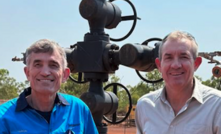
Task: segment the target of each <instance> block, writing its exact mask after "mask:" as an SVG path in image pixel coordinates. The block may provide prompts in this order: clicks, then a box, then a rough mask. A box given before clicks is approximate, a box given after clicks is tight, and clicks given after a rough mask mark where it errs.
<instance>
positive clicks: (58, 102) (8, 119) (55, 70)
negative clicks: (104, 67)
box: [0, 39, 98, 134]
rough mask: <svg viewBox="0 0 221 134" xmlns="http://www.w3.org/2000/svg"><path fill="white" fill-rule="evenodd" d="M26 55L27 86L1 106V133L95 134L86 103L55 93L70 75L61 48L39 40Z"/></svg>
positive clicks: (96, 133) (47, 41) (95, 130)
mask: <svg viewBox="0 0 221 134" xmlns="http://www.w3.org/2000/svg"><path fill="white" fill-rule="evenodd" d="M25 56H26V60H25V62H26V67H25V68H24V71H25V74H26V77H27V79H28V81H29V82H30V87H29V88H27V89H25V90H24V92H22V93H21V94H20V96H19V98H15V99H12V100H10V101H9V102H6V103H4V104H2V105H1V106H0V126H1V127H0V133H1V134H8V133H19V134H22V133H26V134H62V133H67V134H98V131H97V129H96V126H95V123H94V121H93V118H92V116H91V113H90V110H89V108H88V107H87V106H86V104H84V103H83V102H82V101H81V100H80V99H78V98H76V97H74V96H71V95H66V94H60V93H57V92H58V90H59V88H60V86H61V83H63V82H65V81H66V80H67V79H68V76H69V74H70V70H69V69H68V68H67V61H66V54H65V52H64V51H63V49H62V48H61V47H60V46H59V45H58V44H57V43H55V42H53V41H50V40H47V39H42V40H39V41H37V42H35V43H34V44H33V45H32V46H30V47H29V48H28V49H27V50H26V54H25Z"/></svg>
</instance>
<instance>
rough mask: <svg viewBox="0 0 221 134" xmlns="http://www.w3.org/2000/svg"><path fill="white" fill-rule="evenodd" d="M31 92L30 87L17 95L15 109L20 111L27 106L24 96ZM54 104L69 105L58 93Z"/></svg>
mask: <svg viewBox="0 0 221 134" xmlns="http://www.w3.org/2000/svg"><path fill="white" fill-rule="evenodd" d="M30 94H31V87H28V88H26V89H25V90H24V91H23V92H22V93H21V94H20V95H19V97H18V100H17V106H16V111H22V110H24V109H25V108H27V107H28V102H27V99H26V96H28V95H30ZM55 104H62V105H69V103H68V102H67V100H66V99H65V98H64V97H63V96H61V95H60V94H58V93H57V94H56V98H55Z"/></svg>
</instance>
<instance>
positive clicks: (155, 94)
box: [138, 89, 163, 103]
mask: <svg viewBox="0 0 221 134" xmlns="http://www.w3.org/2000/svg"><path fill="white" fill-rule="evenodd" d="M162 91H163V89H158V90H155V91H151V92H149V93H147V94H145V95H143V96H142V97H141V98H140V99H139V100H138V103H142V102H155V101H156V100H157V99H158V98H159V97H160V95H161V93H162Z"/></svg>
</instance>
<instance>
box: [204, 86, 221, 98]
mask: <svg viewBox="0 0 221 134" xmlns="http://www.w3.org/2000/svg"><path fill="white" fill-rule="evenodd" d="M201 92H202V94H203V97H204V98H205V97H215V98H221V91H220V90H218V89H215V88H212V87H208V86H206V85H203V84H202V85H201Z"/></svg>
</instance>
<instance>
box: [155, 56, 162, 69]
mask: <svg viewBox="0 0 221 134" xmlns="http://www.w3.org/2000/svg"><path fill="white" fill-rule="evenodd" d="M155 64H156V66H157V68H158V70H159V72H161V71H160V70H161V63H160V59H159V58H156V59H155Z"/></svg>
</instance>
